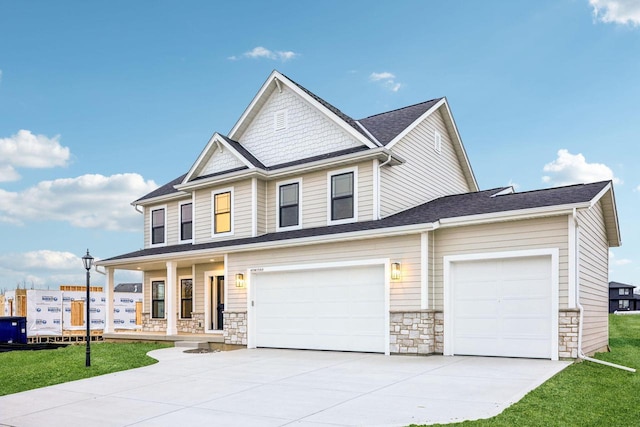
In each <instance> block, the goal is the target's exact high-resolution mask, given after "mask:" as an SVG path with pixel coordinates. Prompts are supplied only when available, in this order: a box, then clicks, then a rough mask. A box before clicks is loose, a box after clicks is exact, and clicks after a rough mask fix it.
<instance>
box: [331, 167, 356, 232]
mask: <svg viewBox="0 0 640 427" xmlns="http://www.w3.org/2000/svg"><path fill="white" fill-rule="evenodd" d="M327 193H328V197H327V206H328V212H327V222H328V223H329V224H332V225H333V224H343V223H347V222H354V221H356V219H357V217H358V169H357V168H350V169H343V170H339V171H332V172H329V173H328V174H327Z"/></svg>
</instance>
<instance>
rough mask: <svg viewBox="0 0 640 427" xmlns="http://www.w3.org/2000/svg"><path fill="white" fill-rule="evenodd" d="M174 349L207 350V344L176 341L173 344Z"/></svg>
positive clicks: (203, 342)
mask: <svg viewBox="0 0 640 427" xmlns="http://www.w3.org/2000/svg"><path fill="white" fill-rule="evenodd" d="M174 346H175V347H181V348H204V349H209V343H208V342H206V341H200V342H198V341H176V342H175V343H174Z"/></svg>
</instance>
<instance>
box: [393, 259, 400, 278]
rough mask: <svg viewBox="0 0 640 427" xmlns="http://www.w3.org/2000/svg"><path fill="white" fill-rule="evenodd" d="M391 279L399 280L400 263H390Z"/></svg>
mask: <svg viewBox="0 0 640 427" xmlns="http://www.w3.org/2000/svg"><path fill="white" fill-rule="evenodd" d="M391 280H400V263H399V262H392V263H391Z"/></svg>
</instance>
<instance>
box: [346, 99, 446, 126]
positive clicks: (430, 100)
mask: <svg viewBox="0 0 640 427" xmlns="http://www.w3.org/2000/svg"><path fill="white" fill-rule="evenodd" d="M443 98H444V97H443V96H441V97H440V98H433V99H429V100H427V101H422V102H416V103H415V104H411V105H405V106H404V107H400V108H396V109H393V110H389V111H383V112H381V113H377V114H372V115H371V116H367V117H363V118H361V119H358V120H366V119H370V118H372V117H377V116H381V115H383V114H389V113H393V112H396V111H400V110H405V109H407V108H411V107H415V106H418V105H422V104H427V103H429V102H433V101H440V100H441V99H443Z"/></svg>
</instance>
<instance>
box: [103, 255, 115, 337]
mask: <svg viewBox="0 0 640 427" xmlns="http://www.w3.org/2000/svg"><path fill="white" fill-rule="evenodd" d="M105 272H106V275H107V280H106V283H105V290H104V297H105V313H104V330H103V331H104V332H103V333H105V334H110V333H113V331H114V327H113V289H114V288H115V286H114V283H113V273H114V269H113V268H109V267H105Z"/></svg>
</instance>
